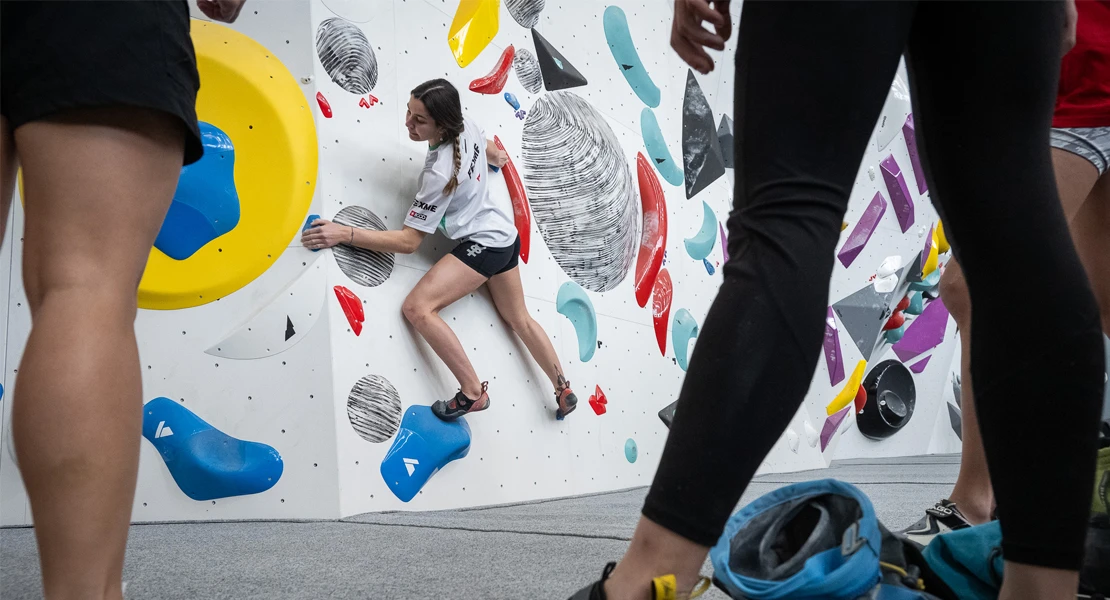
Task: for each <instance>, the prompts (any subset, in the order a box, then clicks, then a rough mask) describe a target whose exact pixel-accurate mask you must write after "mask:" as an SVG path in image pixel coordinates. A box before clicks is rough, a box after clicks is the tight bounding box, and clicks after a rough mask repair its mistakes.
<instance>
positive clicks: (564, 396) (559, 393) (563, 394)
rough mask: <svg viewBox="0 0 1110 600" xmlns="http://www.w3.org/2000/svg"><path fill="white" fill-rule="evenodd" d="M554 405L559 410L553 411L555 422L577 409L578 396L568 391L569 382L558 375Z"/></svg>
mask: <svg viewBox="0 0 1110 600" xmlns="http://www.w3.org/2000/svg"><path fill="white" fill-rule="evenodd" d="M555 403H556V404H558V405H559V408H556V409H555V419H556V420H557V421H562V420H563V419H564V418H566V416H567V415H569V414H570V413H572V412H574V409H576V408H578V396H575V395H574V392H573V391H571V389H570V382H569V381H567V380H566V379H563V376H562V375H559V386H558V387H557V388H555Z"/></svg>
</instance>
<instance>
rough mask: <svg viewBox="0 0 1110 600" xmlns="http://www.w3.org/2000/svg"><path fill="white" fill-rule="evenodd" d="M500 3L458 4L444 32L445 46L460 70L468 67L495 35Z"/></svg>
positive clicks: (478, 0)
mask: <svg viewBox="0 0 1110 600" xmlns="http://www.w3.org/2000/svg"><path fill="white" fill-rule="evenodd" d="M500 13H501V0H462V2H459V9H458V10H457V11H455V20H453V21H451V29H449V30H448V31H447V45H448V46H450V47H451V54H453V55H454V56H455V62H457V63H459V66H460V67H463V68H465V67H466V66H467V65H469V64H470V63H471V62H472V61H473V60H474V59H475V58H477V57H478V55H479V54H481V53H482V50H485V49H486V46H488V45H489V43H490V42H491V41H493V36H495V35H497V27H498V24H497V18H498V15H499V14H500Z"/></svg>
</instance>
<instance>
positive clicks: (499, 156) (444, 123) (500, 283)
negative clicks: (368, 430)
mask: <svg viewBox="0 0 1110 600" xmlns="http://www.w3.org/2000/svg"><path fill="white" fill-rule="evenodd" d="M405 126H406V127H407V128H408V130H409V139H411V140H413V141H415V142H428V156H427V158H425V160H424V170H423V171H422V172H421V173H420V189H419V191H418V192H417V193H416V200H415V201H414V202H413V203H412V207H411V209H410V210H409V212H408V216H407V217H406V218H405V226H404V227H403V228H402V229H400V230H395V231H372V230H366V229H359V228H356V227H349V226H347V225H338V224H336V223H332V222H331V221H327V220H325V219H318V220H316V221H314V222H313V224H312V225H313V226H312V227H311V228H309V229H307V230H305V232H304V234H303V235H302V236H301V242H302V243H303V244H304V245H305V246H306V247H308V248H314V249H316V248H330V247H332V246H335V245H336V244H349V245H352V246H357V247H359V248H366V249H369V250H375V251H378V252H400V253H403V254H411V253H413V252H415V251H416V249H417V247H419V246H420V242H421V241H422V240H423V239H424V236H426V235H428V234H429V233H432V232H433V231H435V229H436V227H437V226H439V224H440V222H441V220H442V223H443V228H444V230H445V231H446V233H447V236H448V237H450V238H451V239H454V240H458V241H459V244H458V245H457V246H455V249H454V250H452V251H451V253H450V254H448V255H446V256H444V257H443V258H441V259H440V260H439V262H437V263H436V264H435V265H434V266H433V267H432V268H431V269H430V270H429V271H428V272H427V273H425V274H424V276H423V277H422V278H421V279H420V281H419V282H417V284H416V287H415V288H413V290H412V291H411V292H409V295H408V297H407V298H405V302H404V304H403V305H402V306H401V310H402V312H403V313H404V315H405V318H406V319H408V321H409V322H410V323H412V326H413V327H415V328H416V330H417V331H419V332H420V335H422V336H424V339H425V340H426V341H427V342H428V345H430V346H431V347H432V350H434V351H435V353H436V354H437V355H438V356H439V357H440V359H442V360H443V362H444V363H446V364H447V368H449V369H451V373H453V374H454V375H455V377H456V378H457V379H458V380H459V386H460V389H459V392H458V393H457V394H455V397H454V398H452V399H450V400H447V401H443V400H438V401H436V402H435V404H433V405H432V411H433V412H434V413H435V414H436V416H437V417H439V418H441V419H444V420H454V419H457V418H458V417H460V416H462V415H465V414H467V413H472V412H478V411H481V410H485V409H487V408H489V405H490V398H489V394H488V393H487V387H488V382H483V381H481V380H480V379H479V378H478V374H477V373H476V372H475V371H474V366H473V365H471V364H470V359H469V358H467V356H466V352H465V351H464V350H463V347H462V344H460V343H459V339H458V338H457V337H456V336H455V333H454V332H453V331H451V328H450V327H449V326H448V325H447V323H445V322H444V321H443V319H441V318H440V316H439V311H441V310H443V309H444V308H446V307H447V306H449V305H450V304H452V303H453V302H455V301H456V300H458V299H460V298H462V297H463V296H465V295H467V294H469V293H471V292H473V291H474V290H475V289H477V288H478V287H479V286H481V285H482V284H483V283H485V284H487V285H488V286H489V291H490V295H491V296H492V297H493V303H494V305H495V306H496V307H497V312H498V313H500V315H501V317H502V318H503V319H505V321H507V322H508V323H509V325H510V326H511V327H512V328H513V331H514V332H516V334H517V335H518V336H520V339H521V340H523V341H524V345H525V346H527V347H528V351H529V352H530V353H531V354H532V357H533V358H534V359H535V360H536V362H537V363H539V365H540V367H541V368H542V369H543V370H544V372H545V373H546V374H547V376H548V378H550V379H551V383H552V385H554V386H555V401H556V404H558V408H557V409H556V411H555V417H556V418H557V419H562V418H564V417H565V416H567V415H568V414H570V413H571V411H573V410H574V409H575V407H576V406H577V404H578V399H577V397H575V395H574V392H572V391H571V389H570V382H569V381H567V380H566V379H565V378H564V377H563V370H562V367H561V365H560V363H559V357H558V356H557V355H556V354H555V348H554V347H552V345H551V341H550V340H549V339H548V338H547V333H546V332H545V331H544V330H543V328H542V327H541V326H540V324H539V323H537V322H536V320H535V319H533V318H532V317H531V315H529V314H528V309H527V307H526V306H525V304H524V290H523V287H522V286H521V283H520V271H519V270H518V268H517V255H518V254H519V253H520V237H519V236H518V235H517V230H516V226H515V225H514V223H513V218H512V216H510V215H509V214H508V212H507V211H506V210H505V208H503V207H502V206H500V205H499V204H498V203H497V202H496V201H494V200H493V199H491V198H490V196H489V191H488V190H487V188H486V184H487V181H488V178H485V177H483V175H485V174H486V171H487V167H486V164H487V163H488V164H490V165H493V166H494V167H498V168H500V167H501V166H503V165H504V164H505V163H506V162H507V161H508V156H507V155H506V154H505V152H504V151H502V150H500V149H498V148H497V147H496V146H495V145H493V144H492V143H490V142H489V141H487V140H486V135H485V132H484V131H483V130H482V128H481V127H480V126H479V125H478V124H477V123H475V122H474V121H472V120H470V119H467V118H464V117H463V113H462V104H461V102H460V101H459V92H458V91H457V90H456V89H455V87H454V86H453V85H451V83H450V82H448V81H446V80H444V79H433V80H431V81H428V82H425V83H423V84H421V85H419V86H417V87H416V89H414V90H413V91H412V97H411V98H409V102H408V112H407V114H406V116H405Z"/></svg>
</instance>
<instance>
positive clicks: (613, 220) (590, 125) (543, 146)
mask: <svg viewBox="0 0 1110 600" xmlns="http://www.w3.org/2000/svg"><path fill="white" fill-rule="evenodd" d="M522 157H523V163H524V185H525V187H526V188H527V190H528V198H529V202H530V203H531V205H532V213H533V215H534V216H535V219H536V222H537V224H538V225H539V228H540V233H542V234H543V238H544V241H545V242H546V243H547V247H548V249H549V250H550V251H551V254H552V255H553V256H554V257H555V262H557V263H558V264H559V266H560V267H562V268H563V271H565V272H566V274H567V275H568V276H569V277H570V278H571V279H573V280H574V281H575V282H576V283H578V284H579V285H581V286H582V287H584V288H586V289H588V290H591V291H594V292H604V291H608V290H611V289H613V288H615V287H616V286H617V285H618V284H619V283H620V282H621V281H623V280H624V277H625V275H627V274H628V271H629V269H630V268H631V266H632V259H633V256H634V255H635V252H636V244H637V243H638V242H639V227H638V225H637V218H638V211H637V207H636V202H637V197H636V188H635V184H634V182H633V179H632V172H631V170H630V169H629V168H628V163H627V161H626V160H625V156H624V150H623V149H622V148H621V145H620V141H619V140H618V139H617V135H616V134H615V133H614V132H613V130H612V128H610V127H609V124H608V123H606V121H605V119H604V118H603V117H602V116H601V114H600V113H599V112H597V110H595V109H594V108H593V107H592V106H590V105H589V104H588V103H587V102H586V101H585V100H583V99H582V98H579V97H578V96H576V95H574V94H573V93H571V92H566V91H557V92H552V93H549V94H547V95H545V96H542V97H541V98H540V99H539V100H537V101H536V103H535V104H534V105H533V106H532V110H531V111H529V113H528V119H527V121H525V123H524V135H523V152H522Z"/></svg>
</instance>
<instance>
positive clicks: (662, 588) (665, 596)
mask: <svg viewBox="0 0 1110 600" xmlns="http://www.w3.org/2000/svg"><path fill="white" fill-rule="evenodd" d="M711 583H712V582H711V581H710V580H709V578H708V577H702V578H701V580H700V581H698V584H697V585H696V586H694V589H693V591H691V592H690V594H689V595H686V594H682V595H679V593H678V581H677V580H676V579H675V576H674V575H663V576H660V577H656V578H655V579H652V580H651V597H652V600H684V599H687V598H689V599H692V598H697V597H698V596H701V595H702V594H704V593H705V592H706V591H708V590H709V586H710V585H711Z"/></svg>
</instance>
